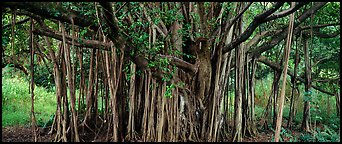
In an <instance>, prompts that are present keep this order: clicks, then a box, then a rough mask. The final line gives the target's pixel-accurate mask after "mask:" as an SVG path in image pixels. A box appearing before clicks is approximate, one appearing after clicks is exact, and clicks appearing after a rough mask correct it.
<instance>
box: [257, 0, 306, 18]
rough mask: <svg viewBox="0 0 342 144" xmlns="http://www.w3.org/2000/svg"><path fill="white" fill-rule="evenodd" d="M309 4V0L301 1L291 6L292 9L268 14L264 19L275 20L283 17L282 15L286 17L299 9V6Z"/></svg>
mask: <svg viewBox="0 0 342 144" xmlns="http://www.w3.org/2000/svg"><path fill="white" fill-rule="evenodd" d="M306 4H308V2H299V3H298V4H296V5H295V6H293V7H291V8H290V9H287V10H284V11H281V12H278V13H275V14H272V15H270V16H268V17H267V18H265V19H264V21H270V20H274V19H277V18H281V17H285V16H287V15H289V14H291V13H293V12H295V11H296V10H298V9H299V8H301V7H303V6H304V5H306Z"/></svg>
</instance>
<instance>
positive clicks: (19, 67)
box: [2, 63, 29, 75]
mask: <svg viewBox="0 0 342 144" xmlns="http://www.w3.org/2000/svg"><path fill="white" fill-rule="evenodd" d="M7 65H8V66H10V67H14V68H17V69H19V70H21V71H22V72H24V74H25V75H28V74H29V73H28V70H27V69H26V68H25V67H24V66H23V65H21V64H18V63H7V64H6V63H5V64H2V68H4V67H6V66H7Z"/></svg>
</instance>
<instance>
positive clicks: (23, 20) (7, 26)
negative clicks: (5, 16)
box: [2, 18, 30, 30]
mask: <svg viewBox="0 0 342 144" xmlns="http://www.w3.org/2000/svg"><path fill="white" fill-rule="evenodd" d="M29 20H30V18H25V19H22V20H20V21H17V22H15V25H20V24H23V23H26V22H28V21H29ZM11 26H12V24H7V25H4V26H3V27H2V30H4V29H6V28H9V27H11Z"/></svg>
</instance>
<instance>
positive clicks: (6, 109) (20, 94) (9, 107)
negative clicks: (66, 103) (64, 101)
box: [2, 75, 56, 127]
mask: <svg viewBox="0 0 342 144" xmlns="http://www.w3.org/2000/svg"><path fill="white" fill-rule="evenodd" d="M34 94H35V99H34V100H35V104H34V108H35V116H36V119H37V121H41V122H46V121H48V120H49V118H50V116H51V115H52V114H54V112H55V110H56V95H55V94H54V93H51V92H47V89H45V88H42V87H37V86H35V90H34ZM30 115H31V94H30V93H29V82H27V81H26V80H24V79H23V78H20V77H10V76H4V75H3V76H2V126H3V127H4V126H17V125H19V126H28V125H30V123H31V119H30Z"/></svg>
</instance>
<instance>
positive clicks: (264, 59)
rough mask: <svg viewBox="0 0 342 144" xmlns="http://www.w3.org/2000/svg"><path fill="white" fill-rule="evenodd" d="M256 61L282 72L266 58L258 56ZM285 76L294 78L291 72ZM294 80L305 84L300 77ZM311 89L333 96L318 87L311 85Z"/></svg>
mask: <svg viewBox="0 0 342 144" xmlns="http://www.w3.org/2000/svg"><path fill="white" fill-rule="evenodd" d="M258 61H259V62H262V63H263V64H265V65H267V66H269V67H271V68H272V69H274V70H277V71H279V72H281V71H282V70H283V69H282V68H281V67H280V66H279V65H278V64H276V63H274V62H272V61H269V60H267V58H266V57H264V56H260V57H259V58H258ZM287 74H288V75H290V76H291V77H294V74H293V73H292V72H291V71H288V72H287ZM296 79H297V80H299V81H300V82H302V83H305V79H304V78H302V77H297V76H296ZM312 87H313V88H314V89H316V90H318V91H320V92H323V93H326V94H328V95H331V96H335V95H334V94H333V93H332V92H328V91H326V90H324V89H322V88H320V87H318V86H315V85H312Z"/></svg>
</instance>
